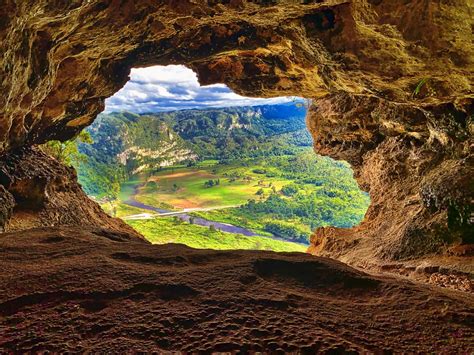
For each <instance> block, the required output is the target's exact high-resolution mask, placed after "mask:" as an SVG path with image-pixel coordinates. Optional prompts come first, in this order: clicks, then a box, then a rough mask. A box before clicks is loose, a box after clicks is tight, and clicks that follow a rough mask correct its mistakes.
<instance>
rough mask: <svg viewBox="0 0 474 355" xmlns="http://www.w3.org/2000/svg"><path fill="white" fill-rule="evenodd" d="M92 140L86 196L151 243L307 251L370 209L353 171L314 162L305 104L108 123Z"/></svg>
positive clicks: (122, 117) (82, 168)
mask: <svg viewBox="0 0 474 355" xmlns="http://www.w3.org/2000/svg"><path fill="white" fill-rule="evenodd" d="M88 131H89V133H90V135H91V137H92V140H93V141H94V143H92V144H87V143H81V144H80V145H79V150H80V152H81V153H82V154H84V155H85V156H86V157H87V159H82V160H81V161H80V162H78V163H77V164H76V167H77V169H78V172H79V174H78V175H79V180H80V182H81V184H82V185H83V187H84V190H85V191H86V192H88V193H89V195H91V196H93V197H94V198H96V199H97V200H98V201H99V202H100V203H101V204H102V206H103V208H104V209H105V210H106V211H108V212H109V213H110V214H112V215H116V216H117V217H121V218H123V219H124V220H125V221H126V222H127V223H128V224H130V225H131V226H133V227H134V228H135V229H137V230H138V231H139V232H141V233H142V234H143V235H145V236H146V237H147V238H148V239H149V240H150V241H152V242H153V243H169V242H173V243H184V244H187V245H189V246H192V247H196V248H212V249H264V250H275V251H304V250H305V249H306V246H305V245H307V244H308V241H309V236H310V234H311V231H312V230H314V229H315V228H317V227H320V226H337V227H351V226H353V225H356V224H358V223H360V221H361V219H362V218H363V216H364V213H365V211H366V209H367V206H368V203H369V197H368V196H367V194H366V193H364V192H362V191H361V190H360V189H359V188H358V186H357V184H356V182H355V180H354V179H353V176H352V170H351V169H350V167H349V166H348V164H346V163H344V162H337V161H334V160H332V159H329V158H326V157H321V156H318V155H316V154H314V152H313V151H312V147H311V139H310V137H309V134H308V133H307V131H306V128H305V108H304V106H302V105H300V104H298V103H289V104H281V105H268V106H257V107H241V108H235V107H234V108H225V109H206V110H184V111H175V112H165V113H154V114H146V115H136V114H131V113H126V112H122V113H112V114H103V115H100V116H99V118H98V120H97V121H96V122H95V123H94V124H93V125H92V126H91V128H89V130H88Z"/></svg>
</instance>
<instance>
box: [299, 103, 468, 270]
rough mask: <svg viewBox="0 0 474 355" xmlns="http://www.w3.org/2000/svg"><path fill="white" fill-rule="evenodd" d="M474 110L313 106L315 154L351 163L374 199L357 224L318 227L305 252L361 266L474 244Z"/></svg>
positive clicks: (446, 105)
mask: <svg viewBox="0 0 474 355" xmlns="http://www.w3.org/2000/svg"><path fill="white" fill-rule="evenodd" d="M473 104H474V101H473V100H464V101H462V102H456V103H455V104H452V103H443V104H435V105H433V104H425V105H419V106H414V105H411V104H399V103H393V102H389V101H387V100H381V99H378V98H374V97H360V96H351V95H345V94H344V95H334V96H332V97H328V98H325V99H321V100H319V101H317V103H316V106H315V107H313V109H312V111H311V116H310V119H309V120H308V124H309V126H310V130H311V131H312V132H315V134H314V136H315V148H316V150H318V151H320V152H322V153H323V154H327V155H330V156H332V157H334V158H336V159H345V160H347V161H349V162H351V164H352V166H353V167H354V170H355V173H356V178H357V180H358V182H359V184H360V186H361V187H362V188H364V189H366V190H367V191H369V192H370V196H371V199H372V201H371V205H370V207H369V210H368V211H367V213H366V216H365V219H364V221H363V222H362V224H361V225H360V226H358V227H356V228H354V229H353V230H343V229H338V228H319V229H318V230H316V232H315V233H314V235H313V236H312V238H311V247H310V249H309V251H310V252H311V253H314V254H320V255H327V256H332V257H335V256H337V257H339V258H341V259H343V260H345V261H348V262H351V263H359V264H360V263H361V262H362V263H363V262H367V261H368V260H371V259H372V261H373V259H374V257H376V258H378V259H382V260H401V259H409V258H414V257H421V256H425V255H427V254H430V253H436V252H444V251H450V252H451V253H455V252H456V251H455V249H451V250H447V249H448V247H449V246H451V247H452V246H457V245H460V244H472V243H474V233H473V226H472V223H473V220H472V218H473V212H474V210H473V205H472V203H473V200H474V184H473V176H474V159H473V158H474V157H473V154H472V136H471V134H472V130H473V128H474V125H473V121H472V119H473V116H472V112H473V108H474V106H473Z"/></svg>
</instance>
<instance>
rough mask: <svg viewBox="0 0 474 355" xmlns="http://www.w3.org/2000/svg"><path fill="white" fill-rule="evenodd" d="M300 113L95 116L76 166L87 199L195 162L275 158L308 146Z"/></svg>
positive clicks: (287, 108)
mask: <svg viewBox="0 0 474 355" xmlns="http://www.w3.org/2000/svg"><path fill="white" fill-rule="evenodd" d="M305 116H306V109H305V107H304V106H302V105H301V104H299V103H296V102H292V103H288V104H279V105H268V106H255V107H232V108H218V109H206V110H183V111H173V112H162V113H153V114H144V115H137V114H133V113H129V112H121V113H117V112H114V113H110V114H101V115H99V116H98V118H97V119H96V121H95V122H94V123H93V124H92V125H91V126H90V127H89V128H88V129H87V130H88V132H89V133H90V134H91V137H92V139H93V141H94V143H93V144H80V146H79V150H80V151H81V153H83V154H85V155H86V156H87V161H86V162H79V163H78V164H76V167H77V168H78V169H77V170H78V172H79V181H80V183H81V184H82V186H83V188H84V190H85V191H86V192H87V193H88V194H89V195H94V196H103V195H107V194H109V193H110V191H111V182H114V181H116V182H123V181H124V180H125V179H126V178H127V177H128V176H131V175H135V174H137V173H140V172H142V171H147V170H153V169H157V168H159V167H166V166H171V165H175V164H178V163H187V164H192V162H194V161H196V160H198V159H217V160H225V159H235V158H241V157H248V156H261V155H268V154H270V155H281V154H284V153H289V152H292V151H294V149H295V147H299V146H310V145H311V144H312V141H311V137H310V135H309V133H308V132H307V130H306V126H305Z"/></svg>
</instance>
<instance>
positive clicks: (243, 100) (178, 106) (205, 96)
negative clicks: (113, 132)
mask: <svg viewBox="0 0 474 355" xmlns="http://www.w3.org/2000/svg"><path fill="white" fill-rule="evenodd" d="M292 100H293V98H291V97H278V98H272V99H262V98H248V97H243V96H240V95H237V94H235V93H234V92H232V91H231V90H230V89H229V88H228V87H227V86H226V85H224V84H215V85H208V86H200V85H199V82H198V80H197V75H196V73H194V72H193V71H192V70H191V69H188V68H186V67H185V66H182V65H168V66H154V67H148V68H138V69H132V72H131V74H130V80H129V81H128V83H127V84H126V85H125V86H124V87H123V88H122V89H121V90H120V91H118V92H117V93H116V94H115V95H114V96H112V97H110V98H108V99H107V100H106V101H105V111H106V112H112V111H124V110H125V111H131V112H136V113H144V112H158V111H172V110H182V109H188V108H207V107H229V106H251V105H265V104H274V103H281V102H288V101H292Z"/></svg>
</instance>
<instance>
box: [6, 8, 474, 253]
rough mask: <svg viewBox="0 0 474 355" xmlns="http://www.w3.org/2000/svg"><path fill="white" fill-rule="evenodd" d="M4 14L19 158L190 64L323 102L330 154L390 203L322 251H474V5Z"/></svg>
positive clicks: (317, 129) (247, 86) (231, 80)
mask: <svg viewBox="0 0 474 355" xmlns="http://www.w3.org/2000/svg"><path fill="white" fill-rule="evenodd" d="M0 11H1V13H2V14H8V15H7V16H4V17H2V20H1V22H0V41H1V42H2V48H5V50H4V52H3V55H2V58H1V64H0V68H1V69H0V70H1V71H2V72H1V75H0V78H1V79H0V80H1V81H0V92H1V94H2V95H1V96H0V153H1V154H2V155H3V159H4V160H6V161H8V160H9V159H11V158H10V157H9V155H10V154H12V151H13V150H15V149H19V148H22V147H25V146H30V145H32V144H36V143H42V142H44V141H46V140H48V139H53V138H55V139H67V138H70V137H72V136H74V135H75V134H76V133H77V132H78V131H79V130H80V129H82V128H83V127H85V126H87V125H88V124H90V123H91V122H92V121H93V119H94V118H95V116H96V115H97V113H98V112H100V111H101V110H102V109H103V103H104V99H105V98H106V97H108V96H111V95H112V94H113V93H114V92H116V91H117V90H118V89H119V88H121V87H122V86H123V85H124V84H125V82H126V81H127V79H128V74H129V71H130V68H131V67H133V66H147V65H153V64H185V65H187V66H189V67H191V68H193V69H194V70H196V71H197V72H198V75H199V79H200V81H201V83H202V84H210V83H216V82H224V83H226V84H228V85H229V86H230V87H231V88H233V89H234V90H235V91H236V92H238V93H240V94H244V95H249V96H267V97H268V96H275V95H298V96H305V97H307V98H311V99H313V101H314V105H315V106H314V107H313V109H312V112H311V114H310V115H309V117H308V126H309V127H310V130H311V133H312V134H313V136H314V138H315V143H316V149H317V150H318V151H319V152H322V153H324V154H329V155H331V156H333V157H336V158H344V159H348V160H349V161H350V162H351V163H352V164H353V165H354V166H355V167H356V169H357V173H358V179H359V181H360V183H361V185H362V186H363V187H364V188H365V189H367V190H368V191H370V194H371V198H372V200H373V201H374V204H373V206H372V207H371V209H370V210H369V212H368V214H367V216H366V221H365V222H364V224H363V225H362V226H360V227H359V228H357V229H355V230H348V231H337V230H330V231H329V230H322V231H321V230H320V231H317V232H316V234H315V236H314V238H313V243H314V246H313V248H311V251H312V252H316V253H321V254H325V255H336V256H339V257H341V258H347V259H348V260H349V259H353V258H356V257H358V256H357V255H359V257H366V258H367V257H375V258H382V259H383V258H386V259H400V258H410V257H414V256H420V255H424V254H428V253H432V252H440V251H442V250H443V247H444V246H445V245H447V244H452V243H464V244H466V243H472V229H473V226H472V222H473V221H472V200H473V191H472V186H473V174H472V167H473V164H472V133H473V123H472V115H473V104H472V100H473V98H472V97H473V93H472V83H473V75H474V74H473V68H474V44H473V42H472V29H473V18H474V4H473V3H472V1H470V0H441V1H434V0H409V1H404V2H400V1H398V0H383V1H380V0H352V1H351V0H326V1H305V2H303V3H301V4H300V3H297V2H294V1H290V0H288V1H283V0H281V1H257V2H247V1H243V0H232V1H223V2H221V1H186V0H184V1H173V0H169V1H163V2H155V1H140V2H137V1H132V0H125V1H116V0H100V1H99V0H95V1H90V0H88V1H85V0H83V1H82V0H74V1H66V2H65V1H59V0H58V1H46V0H40V1H28V0H25V1H21V2H18V1H12V0H6V1H4V2H2V5H0ZM6 188H7V189H8V187H6ZM11 195H12V194H11V191H10V192H6V191H5V189H2V196H5V197H2V198H5V199H7V200H8V201H10V200H11ZM13 195H14V194H13ZM9 205H10V203H9V202H8V203H7V205H6V207H5V208H3V209H2V210H1V213H2V218H0V220H7V219H8V216H9V213H10V212H8V211H10V208H9V207H8V206H9ZM341 238H342V239H341ZM367 243H369V244H371V245H368V246H366V244H367ZM359 252H360V253H359ZM351 253H352V254H353V255H352V254H351ZM357 253H359V254H357ZM356 254H357V255H356ZM351 255H352V256H351Z"/></svg>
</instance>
